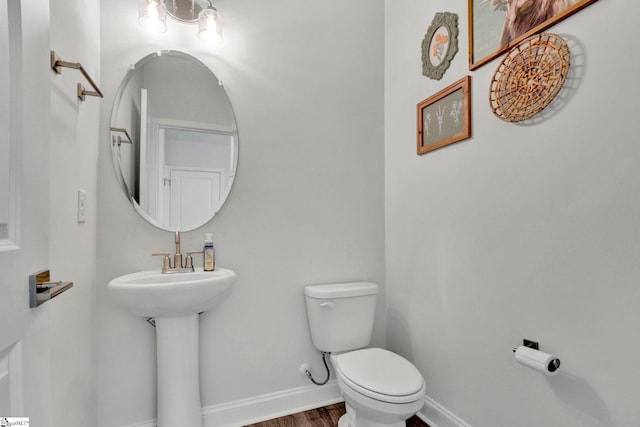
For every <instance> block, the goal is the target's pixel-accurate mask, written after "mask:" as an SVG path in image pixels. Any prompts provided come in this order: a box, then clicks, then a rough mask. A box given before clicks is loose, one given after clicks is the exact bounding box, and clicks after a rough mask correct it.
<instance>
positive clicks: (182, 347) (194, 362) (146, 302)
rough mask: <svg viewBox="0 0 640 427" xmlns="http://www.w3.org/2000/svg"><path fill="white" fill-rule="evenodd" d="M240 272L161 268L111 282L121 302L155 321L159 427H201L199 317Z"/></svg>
mask: <svg viewBox="0 0 640 427" xmlns="http://www.w3.org/2000/svg"><path fill="white" fill-rule="evenodd" d="M235 279H236V274H235V273H234V272H233V271H231V270H227V269H224V268H218V269H216V270H215V271H202V270H200V271H198V270H196V271H194V272H191V273H174V274H161V273H160V271H143V272H138V273H132V274H127V275H125V276H121V277H118V278H116V279H113V280H112V281H111V282H109V285H108V288H109V295H110V296H111V298H112V299H113V300H114V301H115V302H116V303H117V304H119V305H120V306H122V307H124V308H126V309H127V310H128V311H130V312H131V313H133V314H135V315H137V316H142V317H145V318H148V317H153V318H155V323H156V337H157V360H158V427H170V426H178V425H182V426H189V427H201V426H202V417H201V414H200V411H201V409H200V374H199V363H198V352H199V350H198V349H199V338H198V334H199V319H198V314H199V313H202V312H203V311H207V310H209V309H211V308H212V307H213V306H214V305H215V304H216V303H217V302H218V301H220V300H221V299H222V298H224V296H225V295H226V294H227V292H228V290H229V289H230V288H231V285H232V284H233V282H234V281H235Z"/></svg>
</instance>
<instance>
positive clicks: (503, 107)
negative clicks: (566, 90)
mask: <svg viewBox="0 0 640 427" xmlns="http://www.w3.org/2000/svg"><path fill="white" fill-rule="evenodd" d="M570 64H571V54H570V52H569V46H568V45H567V42H565V41H564V39H562V37H560V36H558V35H556V34H552V33H541V34H536V35H534V36H531V37H529V38H527V39H525V40H523V41H522V43H520V44H519V45H518V46H516V47H514V48H513V49H511V51H509V53H507V56H506V57H505V58H504V59H503V60H502V63H501V64H500V65H499V66H498V68H497V69H496V72H495V74H494V76H493V79H492V81H491V86H490V90H489V104H490V106H491V110H492V111H493V113H494V114H495V115H496V116H498V117H499V118H501V119H502V120H504V121H507V122H520V121H523V120H526V119H529V118H531V117H533V116H535V115H536V114H538V113H540V112H541V111H542V110H544V109H545V108H546V107H547V106H548V105H549V104H550V103H551V101H553V99H554V98H555V97H556V95H557V94H558V92H560V89H562V86H563V84H564V82H565V81H566V79H567V74H568V73H569V66H570Z"/></svg>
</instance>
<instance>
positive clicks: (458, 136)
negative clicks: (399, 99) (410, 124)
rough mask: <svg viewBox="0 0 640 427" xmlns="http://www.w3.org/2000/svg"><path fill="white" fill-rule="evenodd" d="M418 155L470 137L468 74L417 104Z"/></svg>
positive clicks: (469, 81)
mask: <svg viewBox="0 0 640 427" xmlns="http://www.w3.org/2000/svg"><path fill="white" fill-rule="evenodd" d="M417 110H418V111H417V112H418V155H422V154H425V153H428V152H430V151H433V150H436V149H438V148H442V147H444V146H446V145H449V144H453V143H454V142H458V141H462V140H463V139H467V138H469V137H471V77H470V76H466V77H463V78H462V79H460V80H458V81H457V82H455V83H453V84H452V85H450V86H447V87H446V88H444V89H442V90H441V91H440V92H438V93H436V94H435V95H433V96H430V97H429V98H427V99H425V100H424V101H422V102H421V103H419V104H418V107H417Z"/></svg>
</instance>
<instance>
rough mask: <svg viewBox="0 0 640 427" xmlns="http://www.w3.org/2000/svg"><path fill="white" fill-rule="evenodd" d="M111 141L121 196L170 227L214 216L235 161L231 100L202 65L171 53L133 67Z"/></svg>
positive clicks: (117, 105)
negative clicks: (122, 191) (122, 192)
mask: <svg viewBox="0 0 640 427" xmlns="http://www.w3.org/2000/svg"><path fill="white" fill-rule="evenodd" d="M110 143H111V154H112V158H113V164H114V166H115V170H116V175H117V177H118V180H119V181H120V185H121V187H122V189H123V190H124V192H125V195H126V197H127V198H128V199H129V200H130V201H131V203H132V204H133V206H134V207H135V209H136V210H137V211H138V212H139V213H140V215H142V216H143V217H144V218H145V219H146V220H147V221H149V222H150V223H151V224H153V225H155V226H157V227H159V228H161V229H163V230H168V231H189V230H193V229H196V228H198V227H200V226H202V225H204V224H205V223H206V222H208V221H209V220H210V219H211V218H213V216H214V215H215V214H216V212H218V210H220V208H221V207H222V205H223V204H224V202H225V200H226V198H227V196H228V195H229V192H230V190H231V185H232V184H233V179H234V177H235V173H236V167H237V165H238V131H237V126H236V120H235V115H234V113H233V108H232V106H231V102H230V101H229V97H228V96H227V94H226V92H225V90H224V88H223V87H222V85H221V84H220V83H219V81H218V79H217V77H216V76H215V75H214V74H213V72H211V70H210V69H209V68H208V67H207V66H206V65H204V64H203V63H202V62H200V61H199V60H198V59H196V58H194V57H193V56H190V55H188V54H185V53H182V52H177V51H162V52H157V53H153V54H151V55H148V56H146V57H144V58H142V59H141V60H140V61H138V62H137V63H136V64H135V65H134V66H132V68H131V70H130V71H129V72H128V73H127V75H126V76H125V78H124V79H123V81H122V83H121V84H120V88H119V90H118V93H117V95H116V98H115V101H114V105H113V111H112V113H111V141H110Z"/></svg>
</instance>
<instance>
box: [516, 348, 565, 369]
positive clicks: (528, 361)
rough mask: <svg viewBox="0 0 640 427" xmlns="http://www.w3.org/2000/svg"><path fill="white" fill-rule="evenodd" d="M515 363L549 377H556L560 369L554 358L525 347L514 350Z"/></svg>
mask: <svg viewBox="0 0 640 427" xmlns="http://www.w3.org/2000/svg"><path fill="white" fill-rule="evenodd" d="M516 361H518V362H519V363H522V364H523V365H525V366H528V367H530V368H533V369H535V370H536V371H540V372H544V373H545V374H547V375H550V376H551V375H556V374H557V373H558V368H559V367H560V359H558V358H557V357H556V356H553V355H551V354H548V353H545V352H543V351H540V350H535V349H533V348H529V347H525V346H520V347H518V348H517V349H516Z"/></svg>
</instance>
